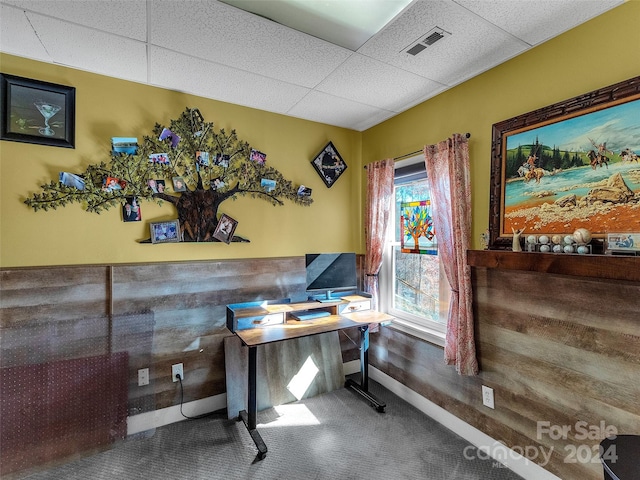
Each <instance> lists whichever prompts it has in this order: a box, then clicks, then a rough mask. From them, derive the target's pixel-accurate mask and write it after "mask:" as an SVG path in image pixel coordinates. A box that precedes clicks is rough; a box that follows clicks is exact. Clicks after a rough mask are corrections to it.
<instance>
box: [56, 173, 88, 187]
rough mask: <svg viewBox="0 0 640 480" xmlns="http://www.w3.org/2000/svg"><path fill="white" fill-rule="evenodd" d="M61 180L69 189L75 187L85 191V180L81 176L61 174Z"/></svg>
mask: <svg viewBox="0 0 640 480" xmlns="http://www.w3.org/2000/svg"><path fill="white" fill-rule="evenodd" d="M59 178H60V183H61V184H62V185H66V186H67V187H74V188H77V189H78V190H84V178H82V176H80V175H76V174H75V173H69V172H60V174H59Z"/></svg>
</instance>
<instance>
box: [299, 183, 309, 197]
mask: <svg viewBox="0 0 640 480" xmlns="http://www.w3.org/2000/svg"><path fill="white" fill-rule="evenodd" d="M298 196H299V197H310V196H311V189H310V188H309V187H305V186H304V185H300V186H299V187H298Z"/></svg>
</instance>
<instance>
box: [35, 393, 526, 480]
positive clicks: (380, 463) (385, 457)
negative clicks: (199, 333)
mask: <svg viewBox="0 0 640 480" xmlns="http://www.w3.org/2000/svg"><path fill="white" fill-rule="evenodd" d="M370 390H371V392H372V393H374V394H375V395H376V396H377V397H378V398H380V399H381V400H383V401H385V402H386V403H387V409H386V412H385V413H378V412H377V411H376V410H375V409H374V408H372V407H370V406H369V404H368V402H366V401H365V400H364V399H362V398H361V397H359V396H358V395H356V394H355V393H354V392H352V391H351V390H347V389H344V388H343V389H340V390H336V391H333V392H330V393H327V394H324V395H321V396H318V397H314V398H310V399H306V400H303V401H300V402H296V403H293V404H289V405H285V406H283V407H276V408H273V409H269V410H265V411H264V412H260V413H259V415H258V423H259V424H258V431H259V432H260V434H261V435H262V438H263V439H264V441H265V443H266V444H267V447H268V449H269V451H268V453H267V456H266V457H265V458H264V459H263V460H257V458H256V453H257V450H256V448H255V445H254V443H253V441H252V440H251V437H250V436H249V434H248V432H247V430H246V429H245V427H244V424H243V423H242V422H236V421H234V420H227V419H226V418H224V417H225V416H224V415H214V416H211V417H207V418H205V419H199V420H187V421H184V422H179V423H175V424H172V425H167V426H165V427H161V428H158V429H156V430H155V431H151V432H147V434H146V435H145V434H141V435H138V436H133V437H129V438H128V439H126V440H124V441H121V442H119V443H117V444H116V445H115V446H114V448H113V449H111V450H109V451H105V452H102V453H99V454H96V455H93V456H91V457H86V458H83V459H81V460H78V461H75V462H72V463H67V464H65V465H61V466H59V467H56V468H54V469H51V470H48V471H43V472H39V473H35V474H32V475H30V476H28V477H24V478H26V479H28V480H40V479H42V480H44V479H56V480H58V479H64V480H111V479H119V480H130V479H131V480H133V479H144V480H180V479H189V480H199V479H221V480H234V479H265V480H273V479H285V480H299V479H304V480H311V479H318V480H323V479H340V480H347V479H353V480H356V479H370V480H376V479H380V480H387V479H420V480H423V479H438V480H442V479H460V480H487V479H491V480H516V479H521V477H520V476H518V475H516V474H514V473H513V472H511V471H510V470H508V469H507V468H504V467H501V466H498V465H496V464H495V463H494V462H492V461H490V460H477V459H474V460H470V459H467V458H469V457H474V458H475V456H474V455H469V453H470V452H469V450H467V455H465V447H467V446H468V445H469V444H468V443H467V442H465V441H464V440H463V439H462V438H461V437H459V436H457V435H456V434H454V433H452V432H451V431H450V430H448V429H446V428H444V427H442V426H441V425H440V424H439V423H437V422H435V421H433V420H431V419H430V418H429V417H427V416H425V415H424V414H423V413H421V412H420V411H418V410H417V409H415V408H414V407H412V406H411V405H409V404H408V403H406V402H405V401H403V400H402V399H400V398H398V397H397V396H396V395H394V394H393V393H391V392H389V391H388V390H386V389H385V388H383V387H381V386H380V385H379V384H377V383H375V382H370ZM184 413H185V414H187V415H189V412H188V411H187V407H185V412H184ZM474 450H475V449H474ZM471 453H473V451H472V452H471Z"/></svg>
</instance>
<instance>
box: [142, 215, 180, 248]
mask: <svg viewBox="0 0 640 480" xmlns="http://www.w3.org/2000/svg"><path fill="white" fill-rule="evenodd" d="M149 228H150V229H151V243H176V242H179V241H180V222H179V221H178V220H169V221H166V222H154V223H150V224H149Z"/></svg>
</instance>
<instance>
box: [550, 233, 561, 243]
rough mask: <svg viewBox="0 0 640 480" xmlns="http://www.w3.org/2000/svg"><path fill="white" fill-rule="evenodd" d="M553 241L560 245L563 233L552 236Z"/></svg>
mask: <svg viewBox="0 0 640 480" xmlns="http://www.w3.org/2000/svg"><path fill="white" fill-rule="evenodd" d="M551 241H552V242H553V243H555V244H556V245H560V244H561V243H562V235H554V236H553V237H551Z"/></svg>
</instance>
